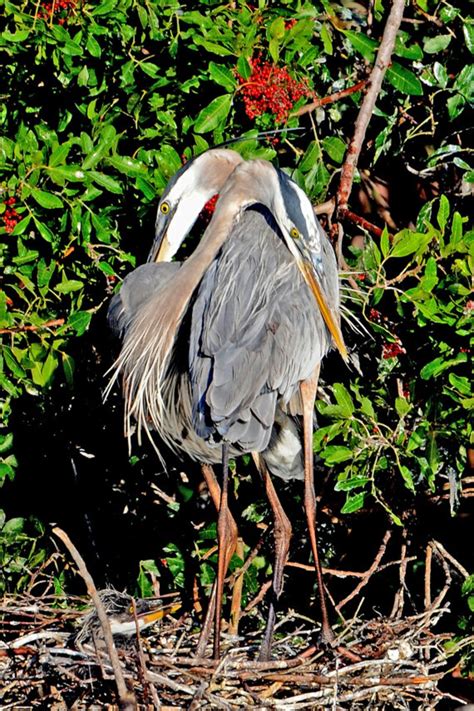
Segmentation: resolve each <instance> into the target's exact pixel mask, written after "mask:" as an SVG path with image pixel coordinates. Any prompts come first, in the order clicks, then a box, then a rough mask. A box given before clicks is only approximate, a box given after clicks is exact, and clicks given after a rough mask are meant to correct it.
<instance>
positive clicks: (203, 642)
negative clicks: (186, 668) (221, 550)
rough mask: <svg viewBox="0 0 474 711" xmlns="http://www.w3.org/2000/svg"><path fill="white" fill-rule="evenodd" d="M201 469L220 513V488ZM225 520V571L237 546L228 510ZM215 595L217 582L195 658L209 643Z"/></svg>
mask: <svg viewBox="0 0 474 711" xmlns="http://www.w3.org/2000/svg"><path fill="white" fill-rule="evenodd" d="M201 469H202V473H203V476H204V479H205V480H206V484H207V488H208V489H209V493H210V495H211V498H212V501H213V504H214V506H215V507H216V509H217V511H220V503H221V496H222V494H221V488H220V486H219V484H218V482H217V479H216V475H215V474H214V470H213V468H212V467H211V465H210V464H203V465H202V467H201ZM226 520H227V523H226V528H227V535H228V540H229V544H228V548H227V553H226V561H225V570H227V568H228V566H229V563H230V561H231V558H232V556H233V555H234V551H235V548H236V546H237V537H238V531H237V525H236V523H235V521H234V518H233V516H232V514H231V513H230V511H229V509H228V508H227V513H226ZM216 593H217V581H216V582H214V585H213V586H212V592H211V597H210V598H209V605H208V608H207V612H206V617H205V619H204V624H203V626H202V630H201V634H200V637H199V642H198V646H197V649H196V656H197V657H203V656H204V653H205V651H206V647H207V643H208V641H209V637H210V634H211V628H212V622H213V620H214V618H215V615H216Z"/></svg>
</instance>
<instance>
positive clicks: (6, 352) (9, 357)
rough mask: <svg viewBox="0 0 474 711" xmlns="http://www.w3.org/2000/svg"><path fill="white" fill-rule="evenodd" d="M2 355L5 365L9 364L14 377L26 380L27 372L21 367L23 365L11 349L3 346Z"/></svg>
mask: <svg viewBox="0 0 474 711" xmlns="http://www.w3.org/2000/svg"><path fill="white" fill-rule="evenodd" d="M2 355H3V357H4V358H5V363H6V364H7V366H8V368H9V369H10V370H11V372H12V373H13V375H16V377H17V378H26V371H25V370H24V369H23V368H22V367H21V365H20V364H19V362H18V361H17V359H16V358H15V356H14V355H13V353H12V350H11V348H9V347H8V346H3V348H2Z"/></svg>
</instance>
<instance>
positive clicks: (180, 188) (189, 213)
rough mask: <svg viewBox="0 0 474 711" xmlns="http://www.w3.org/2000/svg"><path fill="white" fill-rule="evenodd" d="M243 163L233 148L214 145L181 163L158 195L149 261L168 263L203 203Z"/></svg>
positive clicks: (214, 193) (216, 191) (217, 190)
mask: <svg viewBox="0 0 474 711" xmlns="http://www.w3.org/2000/svg"><path fill="white" fill-rule="evenodd" d="M241 162H242V157H241V156H240V155H239V154H238V153H236V152H235V151H231V150H226V149H222V148H215V149H212V150H209V151H206V152H205V153H202V154H201V155H199V156H197V158H194V159H193V160H191V161H189V162H188V163H186V164H185V165H183V167H182V168H180V170H178V172H177V173H175V175H174V176H173V177H172V178H171V180H170V181H169V183H168V185H167V186H166V189H165V191H164V193H163V195H162V196H161V200H160V203H159V205H158V211H157V215H156V222H155V239H154V241H153V245H152V248H151V251H150V254H149V256H148V261H149V262H154V261H156V262H169V261H171V259H172V258H173V257H174V255H175V254H176V252H177V251H178V249H179V247H180V246H181V244H182V243H183V242H184V240H185V238H186V236H187V235H188V234H189V231H190V230H191V228H192V226H193V224H194V223H195V221H196V220H197V218H198V216H199V213H200V212H201V210H202V208H203V207H204V205H205V204H206V203H207V201H208V200H210V199H211V198H212V197H213V196H214V195H216V193H218V192H219V191H220V190H221V188H222V186H223V185H224V183H225V181H226V180H227V178H228V177H229V175H230V173H232V171H233V170H234V168H235V167H236V166H237V165H238V164H239V163H241Z"/></svg>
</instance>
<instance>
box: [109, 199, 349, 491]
mask: <svg viewBox="0 0 474 711" xmlns="http://www.w3.org/2000/svg"><path fill="white" fill-rule="evenodd" d="M322 235H323V238H324V240H325V241H327V238H325V237H324V233H322ZM327 246H328V249H329V252H328V256H329V258H331V257H332V260H333V265H332V266H333V270H336V265H335V260H334V257H333V256H332V255H333V251H332V248H331V246H330V245H329V243H327ZM324 251H326V249H325V250H324ZM180 266H181V265H180V264H179V263H177V262H173V263H159V264H152V263H149V264H145V265H143V266H141V267H138V269H136V270H134V271H133V272H132V273H131V274H129V275H128V277H126V279H125V280H124V282H123V285H122V288H121V290H120V292H119V293H118V294H117V295H116V296H115V297H114V298H113V300H112V302H111V305H110V308H109V323H110V325H111V326H112V328H113V329H114V331H115V332H116V333H117V335H119V336H120V337H121V338H126V334H127V332H128V331H129V328H130V325H131V324H132V323H134V322H136V320H137V318H138V317H139V314H140V313H141V311H142V309H143V307H144V306H145V305H146V304H150V303H153V304H154V306H155V307H156V308H157V309H159V308H160V299H167V298H172V296H171V295H170V293H169V291H168V289H169V288H170V289H171V290H172V288H173V277H174V276H175V275H176V273H177V272H178V270H179V269H180ZM336 278H337V271H336ZM331 284H332V282H331ZM335 284H336V289H337V281H336V282H335ZM336 296H337V294H336ZM330 347H331V339H330V334H329V332H328V330H327V328H326V326H325V324H324V321H323V319H322V317H321V314H320V312H319V311H318V309H316V308H315V303H314V297H313V295H312V294H311V292H310V290H309V288H308V286H307V284H306V283H305V281H304V280H303V277H302V276H301V274H300V272H299V270H298V268H297V266H296V264H295V261H294V259H293V257H292V255H291V254H290V252H289V250H288V248H287V247H286V245H285V243H284V242H283V240H282V236H281V233H280V231H279V229H278V227H277V225H276V223H275V221H274V219H273V217H272V215H271V214H270V213H269V211H268V210H266V209H265V208H256V209H248V210H247V211H246V212H245V213H244V214H243V215H242V218H241V219H240V221H239V222H238V224H237V225H236V227H235V228H234V229H233V230H232V232H231V234H230V235H229V237H228V238H227V240H226V241H225V243H224V245H223V247H222V249H221V250H220V252H219V253H218V255H217V256H216V258H215V259H214V260H213V262H212V263H211V265H210V267H209V268H208V269H207V271H206V273H205V274H204V277H203V279H202V281H201V283H200V285H199V287H198V290H197V293H196V296H195V299H194V301H193V303H192V306H191V308H190V309H189V312H188V313H187V316H186V319H185V320H184V322H183V323H182V324H181V327H180V330H179V334H178V336H177V338H176V341H175V345H174V350H173V354H172V357H171V359H170V363H171V365H170V367H169V371H168V373H167V377H166V378H165V388H164V393H163V397H164V411H165V412H166V413H167V415H166V417H165V418H163V420H162V422H161V426H160V427H159V428H158V434H159V435H160V437H161V438H162V439H163V440H164V441H165V442H167V443H168V444H169V445H170V446H171V447H172V448H173V449H175V450H183V451H185V452H186V453H187V454H188V455H189V456H190V457H191V458H193V459H195V460H198V461H200V462H206V463H217V462H219V461H220V458H221V450H222V441H223V440H225V441H228V442H229V443H230V444H231V448H230V453H231V455H232V456H237V455H239V454H242V453H246V452H262V453H263V457H264V459H265V461H266V463H267V465H268V466H269V469H270V471H271V472H272V473H274V474H276V475H277V476H280V477H281V478H284V479H288V478H298V479H302V478H303V460H302V451H301V443H299V446H298V439H299V423H297V421H296V420H295V419H293V418H292V417H290V416H289V415H288V414H286V412H285V411H286V410H287V409H290V411H291V413H292V414H293V415H294V414H297V413H300V412H301V409H300V407H299V405H298V402H299V397H298V386H299V383H300V381H301V380H304V379H305V378H307V377H309V376H310V375H311V373H312V372H313V370H314V368H315V367H316V365H317V364H318V363H319V362H320V360H321V359H322V357H323V356H324V355H325V353H326V352H327V351H328V350H329V348H330ZM292 398H293V399H294V403H292V404H290V403H291V400H292ZM275 420H276V424H275V425H274V423H275Z"/></svg>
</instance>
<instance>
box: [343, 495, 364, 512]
mask: <svg viewBox="0 0 474 711" xmlns="http://www.w3.org/2000/svg"><path fill="white" fill-rule="evenodd" d="M365 496H366V492H365V491H362V492H361V493H360V494H355V495H354V496H348V497H347V499H346V503H345V504H344V506H343V507H342V509H341V513H343V514H350V513H354V512H355V511H359V510H360V509H361V508H362V507H363V505H364V501H365Z"/></svg>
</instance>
